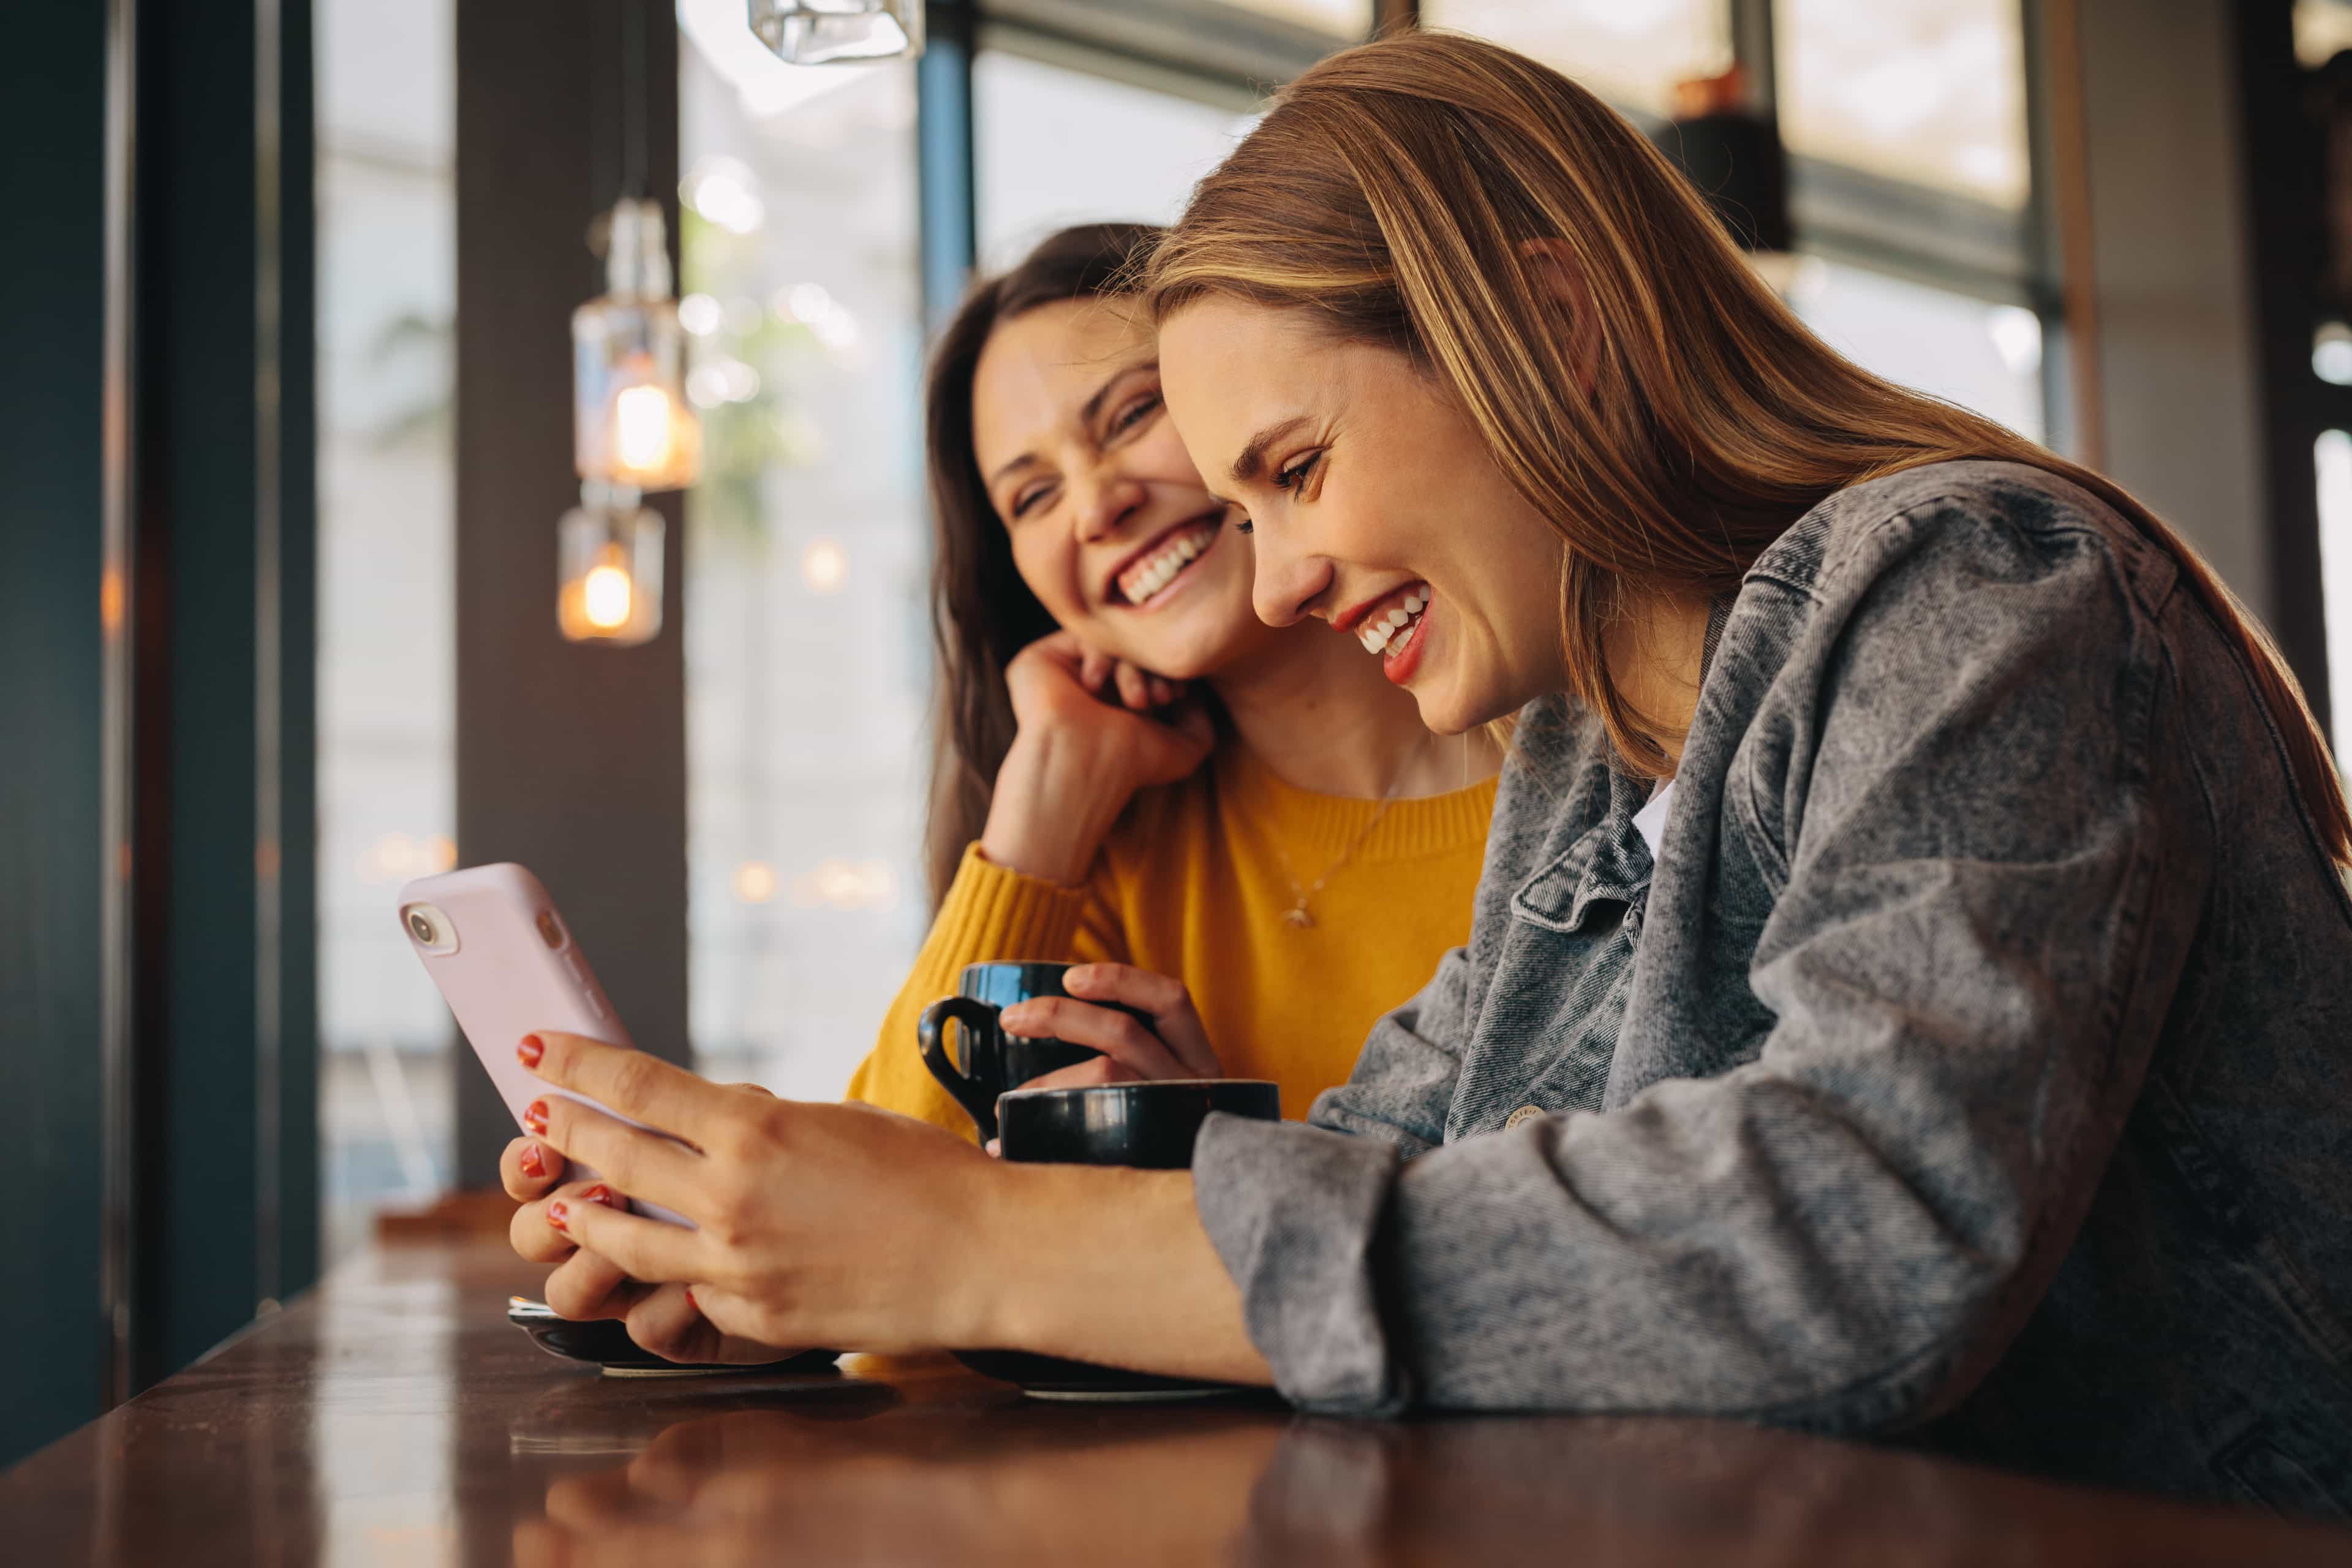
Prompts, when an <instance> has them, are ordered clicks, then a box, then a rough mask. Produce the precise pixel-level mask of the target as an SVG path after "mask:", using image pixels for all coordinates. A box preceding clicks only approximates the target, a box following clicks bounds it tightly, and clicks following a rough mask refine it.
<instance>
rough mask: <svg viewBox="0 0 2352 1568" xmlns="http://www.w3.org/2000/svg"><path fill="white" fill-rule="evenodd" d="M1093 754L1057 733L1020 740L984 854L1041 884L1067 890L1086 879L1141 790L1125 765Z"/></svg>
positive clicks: (1009, 757)
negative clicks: (1121, 815) (1120, 767)
mask: <svg viewBox="0 0 2352 1568" xmlns="http://www.w3.org/2000/svg"><path fill="white" fill-rule="evenodd" d="M1087 751H1088V748H1087V747H1085V746H1083V745H1079V746H1072V745H1067V744H1065V743H1062V742H1058V741H1056V740H1055V738H1054V737H1053V736H1051V735H1050V734H1039V735H1034V736H1033V735H1028V734H1024V735H1022V736H1021V737H1020V738H1018V739H1016V740H1015V741H1014V742H1013V749H1012V751H1010V752H1007V753H1005V758H1004V765H1003V767H1002V768H1001V769H999V770H998V771H997V775H996V789H995V793H994V795H992V797H991V799H990V803H989V808H988V824H987V826H985V827H984V828H982V831H981V837H980V847H981V853H982V854H983V855H985V856H987V857H988V858H989V860H990V861H991V862H992V863H993V864H995V865H998V866H1003V867H1005V868H1008V869H1011V870H1014V871H1018V872H1020V873H1021V874H1022V875H1024V876H1026V877H1034V878H1036V879H1038V880H1040V881H1044V882H1056V883H1059V884H1061V885H1062V886H1064V887H1075V886H1076V885H1077V884H1078V883H1080V882H1083V881H1085V880H1086V879H1087V871H1088V869H1089V868H1092V867H1093V865H1094V863H1095V855H1096V853H1097V851H1099V850H1100V849H1101V848H1102V842H1103V839H1104V837H1106V836H1107V835H1108V833H1109V832H1110V829H1111V825H1112V824H1113V823H1115V822H1117V821H1118V814H1119V813H1120V812H1122V811H1125V810H1126V809H1127V803H1128V801H1129V799H1130V798H1131V797H1132V796H1133V795H1134V790H1133V788H1132V787H1131V786H1130V785H1129V784H1128V783H1127V782H1126V781H1125V779H1124V778H1123V776H1122V775H1121V773H1120V771H1119V770H1118V769H1114V768H1108V767H1106V766H1104V765H1103V761H1102V759H1101V758H1099V757H1097V756H1093V755H1089V754H1087Z"/></svg>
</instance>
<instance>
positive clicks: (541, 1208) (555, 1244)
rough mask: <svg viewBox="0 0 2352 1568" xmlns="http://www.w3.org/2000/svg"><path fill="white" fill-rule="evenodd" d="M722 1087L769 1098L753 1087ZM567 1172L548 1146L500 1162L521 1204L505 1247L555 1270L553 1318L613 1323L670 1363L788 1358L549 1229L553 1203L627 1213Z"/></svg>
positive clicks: (511, 1151) (527, 1147) (522, 1149)
mask: <svg viewBox="0 0 2352 1568" xmlns="http://www.w3.org/2000/svg"><path fill="white" fill-rule="evenodd" d="M725 1087H727V1088H729V1089H733V1090H736V1091H739V1092H743V1093H748V1094H751V1095H757V1096H761V1097H763V1098H766V1099H770V1100H772V1099H773V1098H774V1096H772V1095H770V1094H769V1093H768V1091H767V1090H766V1089H761V1087H760V1086H759V1085H757V1084H750V1083H745V1084H732V1085H728V1086H725ZM570 1168H571V1166H570V1163H569V1162H568V1161H566V1160H565V1159H564V1157H563V1156H562V1154H561V1153H559V1152H556V1150H555V1149H554V1148H553V1147H552V1146H551V1145H550V1144H548V1143H546V1142H541V1140H539V1139H538V1138H533V1137H523V1138H517V1139H515V1140H514V1141H513V1142H509V1144H508V1145H507V1146H506V1149H505V1151H504V1152H502V1153H501V1154H499V1184H501V1185H502V1186H504V1187H505V1188H506V1194H507V1196H509V1197H510V1198H512V1199H514V1200H515V1201H516V1202H517V1203H519V1204H520V1205H522V1206H521V1207H520V1208H518V1209H517V1210H515V1213H514V1217H513V1219H512V1221H511V1222H510V1223H509V1226H508V1231H507V1236H508V1240H509V1242H510V1243H511V1244H512V1245H513V1247H514V1249H515V1251H516V1252H518V1253H520V1255H521V1256H522V1257H524V1258H528V1259H529V1260H530V1261H531V1262H533V1263H547V1264H552V1265H554V1266H555V1267H554V1270H553V1272H551V1273H550V1274H549V1275H548V1277H547V1283H546V1286H545V1287H544V1289H543V1290H542V1291H541V1299H542V1300H545V1301H546V1302H547V1304H548V1305H549V1306H550V1307H552V1308H553V1309H554V1310H556V1312H557V1313H558V1314H560V1315H561V1316H562V1317H566V1318H570V1319H572V1320H573V1321H588V1320H591V1319H597V1318H614V1319H618V1320H620V1321H623V1322H624V1323H625V1324H626V1325H627V1327H628V1331H629V1337H630V1338H631V1339H632V1340H634V1341H635V1342H637V1343H638V1344H640V1345H642V1346H644V1347H645V1348H646V1349H647V1350H649V1351H651V1352H654V1353H655V1354H656V1355H660V1356H667V1358H669V1359H670V1360H671V1361H677V1362H698V1363H705V1364H715V1363H741V1364H745V1365H760V1364H764V1363H768V1362H772V1361H777V1360H781V1359H782V1357H784V1356H786V1355H789V1354H790V1353H792V1352H790V1351H789V1350H785V1349H780V1348H778V1347H777V1346H774V1345H768V1344H761V1343H760V1342H758V1341H756V1340H748V1339H743V1338H740V1337H739V1336H736V1335H733V1334H728V1333H724V1332H721V1331H719V1329H718V1328H717V1327H715V1326H714V1325H713V1324H712V1323H711V1322H710V1321H709V1319H707V1318H705V1317H704V1316H703V1315H702V1313H701V1311H700V1310H699V1309H698V1307H697V1306H696V1305H695V1300H694V1296H693V1292H692V1290H691V1289H689V1288H688V1286H686V1285H683V1284H669V1285H643V1284H639V1283H638V1282H637V1281H635V1280H634V1279H630V1278H629V1277H628V1274H627V1273H626V1271H625V1270H624V1269H622V1268H620V1267H619V1266H618V1265H616V1264H614V1262H613V1261H612V1260H611V1259H610V1258H605V1257H604V1256H603V1255H602V1254H600V1253H596V1252H593V1251H591V1250H590V1249H588V1248H587V1247H582V1246H580V1245H579V1244H578V1243H576V1242H574V1241H573V1240H572V1238H571V1237H568V1236H566V1235H565V1234H564V1233H563V1232H562V1230H559V1229H557V1228H556V1227H555V1226H552V1225H551V1224H549V1223H548V1212H549V1209H550V1207H551V1205H556V1204H562V1205H564V1210H563V1212H564V1214H565V1215H567V1216H568V1215H570V1213H571V1212H572V1209H573V1207H574V1206H575V1205H581V1204H592V1203H593V1204H602V1205H604V1206H605V1207H607V1208H612V1209H618V1210H622V1211H625V1210H626V1208H627V1200H626V1198H625V1196H623V1195H622V1194H617V1193H615V1192H614V1191H613V1189H612V1187H611V1185H610V1184H607V1183H605V1182H603V1181H588V1180H577V1181H571V1182H566V1181H565V1180H564V1175H565V1173H567V1172H568V1171H569V1170H570Z"/></svg>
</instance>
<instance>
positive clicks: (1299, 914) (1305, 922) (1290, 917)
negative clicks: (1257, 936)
mask: <svg viewBox="0 0 2352 1568" xmlns="http://www.w3.org/2000/svg"><path fill="white" fill-rule="evenodd" d="M1420 754H1421V748H1420V747H1418V746H1416V747H1414V748H1413V756H1419V755H1420ZM1411 769H1412V757H1407V758H1406V759H1405V761H1404V766H1403V767H1401V768H1399V769H1397V774H1396V777H1395V778H1393V779H1391V780H1390V781H1389V787H1388V790H1387V793H1385V794H1383V795H1381V804H1380V808H1379V809H1378V810H1376V811H1374V812H1373V813H1372V816H1371V820H1370V821H1369V822H1367V823H1365V824H1364V826H1362V827H1360V828H1359V829H1358V830H1357V832H1356V836H1355V837H1353V838H1351V839H1349V841H1348V847H1346V848H1345V849H1342V850H1340V851H1339V858H1338V859H1336V860H1334V861H1332V862H1331V863H1330V864H1329V865H1328V866H1326V867H1324V868H1323V874H1322V875H1321V876H1319V877H1318V878H1316V879H1315V885H1314V886H1313V887H1311V888H1302V887H1300V886H1299V885H1298V873H1297V871H1295V870H1293V869H1292V868H1291V865H1290V852H1289V851H1288V850H1286V849H1285V848H1284V847H1282V840H1281V839H1280V838H1279V837H1276V839H1275V840H1274V853H1275V858H1276V859H1279V860H1280V861H1281V862H1282V874H1283V876H1284V877H1285V878H1286V879H1288V880H1289V882H1290V891H1291V893H1292V895H1293V896H1294V897H1295V898H1297V900H1298V901H1297V903H1295V904H1293V905H1291V906H1290V908H1288V909H1286V910H1283V911H1282V922H1283V924H1285V925H1286V926H1290V927H1292V928H1293V929H1295V930H1297V931H1308V930H1311V929H1313V927H1314V924H1315V917H1314V916H1313V915H1310V914H1308V913H1307V900H1309V899H1311V898H1313V897H1314V896H1315V895H1316V894H1318V893H1319V892H1321V891H1322V890H1323V884H1324V883H1326V882H1328V881H1329V880H1330V879H1332V878H1333V877H1334V876H1336V875H1338V873H1339V868H1340V867H1342V866H1344V865H1346V864H1347V863H1348V861H1349V858H1352V857H1353V856H1354V855H1355V853H1356V851H1357V850H1359V849H1361V848H1362V847H1364V840H1365V839H1367V838H1370V837H1371V836H1372V829H1373V828H1375V827H1378V826H1380V825H1381V818H1382V817H1383V816H1387V815H1388V814H1389V806H1390V805H1391V803H1392V802H1393V801H1394V800H1395V799H1396V792H1397V790H1398V788H1399V787H1400V786H1401V785H1402V784H1403V783H1404V775H1405V774H1406V773H1408V772H1409V771H1411Z"/></svg>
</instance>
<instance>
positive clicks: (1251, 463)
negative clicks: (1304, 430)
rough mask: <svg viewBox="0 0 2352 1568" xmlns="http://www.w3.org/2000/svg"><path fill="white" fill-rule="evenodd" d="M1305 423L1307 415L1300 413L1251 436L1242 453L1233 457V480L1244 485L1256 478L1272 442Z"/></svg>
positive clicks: (1262, 468)
mask: <svg viewBox="0 0 2352 1568" xmlns="http://www.w3.org/2000/svg"><path fill="white" fill-rule="evenodd" d="M1306 423H1307V416H1305V415H1304V414H1300V415H1297V416H1293V417H1291V418H1288V419H1286V420H1284V421H1283V422H1282V423H1281V424H1279V425H1269V426H1266V427H1265V429H1263V430H1261V431H1259V432H1258V433H1257V434H1256V435H1255V436H1253V437H1250V440H1249V445H1248V446H1246V447H1243V448H1242V455H1241V456H1240V457H1238V458H1234V468H1233V475H1234V483H1235V484H1240V485H1245V484H1249V483H1251V482H1252V481H1254V480H1255V479H1256V478H1257V477H1258V475H1259V473H1260V472H1261V471H1263V470H1264V468H1265V455H1266V453H1267V452H1268V451H1269V450H1270V449H1271V448H1272V447H1273V446H1274V444H1275V443H1276V441H1279V440H1281V439H1282V438H1283V437H1286V436H1287V435H1289V434H1291V433H1292V432H1293V431H1295V430H1297V428H1298V427H1299V426H1302V425H1304V424H1306Z"/></svg>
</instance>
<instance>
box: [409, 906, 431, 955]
mask: <svg viewBox="0 0 2352 1568" xmlns="http://www.w3.org/2000/svg"><path fill="white" fill-rule="evenodd" d="M408 930H409V932H410V934H412V935H414V936H415V938H416V940H417V941H419V942H423V943H424V944H425V946H427V947H430V946H432V945H433V917H432V916H430V915H428V914H426V913H425V911H424V910H409V911H408Z"/></svg>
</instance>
